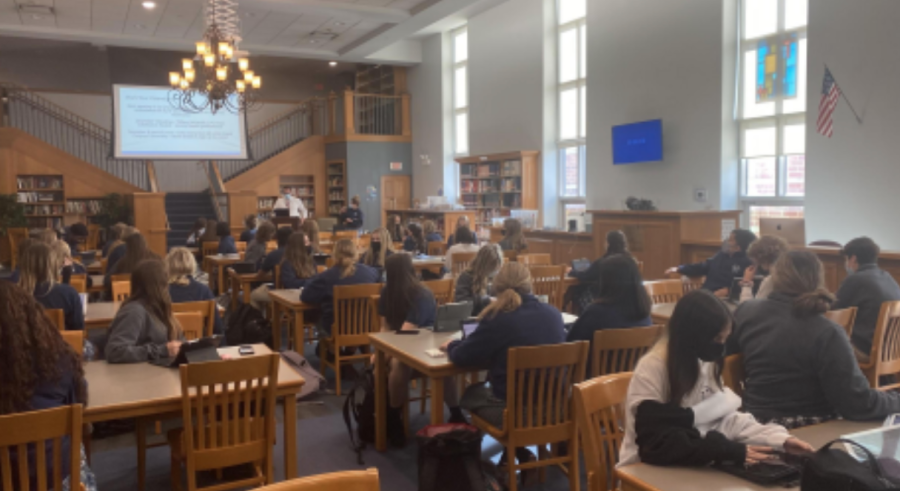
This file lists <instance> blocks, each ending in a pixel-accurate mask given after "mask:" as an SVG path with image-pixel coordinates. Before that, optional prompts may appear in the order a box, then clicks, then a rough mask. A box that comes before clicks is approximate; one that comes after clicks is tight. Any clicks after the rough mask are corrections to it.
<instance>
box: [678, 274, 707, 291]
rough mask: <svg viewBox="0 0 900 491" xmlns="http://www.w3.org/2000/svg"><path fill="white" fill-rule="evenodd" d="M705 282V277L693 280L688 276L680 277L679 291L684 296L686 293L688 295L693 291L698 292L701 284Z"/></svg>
mask: <svg viewBox="0 0 900 491" xmlns="http://www.w3.org/2000/svg"><path fill="white" fill-rule="evenodd" d="M705 282H706V276H697V277H694V278H691V277H689V276H682V277H681V291H683V292H684V294H685V295H687V294H688V293H690V292H692V291H694V290H699V289H700V288H702V287H703V283H705Z"/></svg>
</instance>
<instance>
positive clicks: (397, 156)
mask: <svg viewBox="0 0 900 491" xmlns="http://www.w3.org/2000/svg"><path fill="white" fill-rule="evenodd" d="M329 147H331V146H330V145H329ZM329 147H326V149H325V154H326V159H331V158H340V157H339V156H337V155H340V150H339V149H338V148H329ZM329 152H331V153H329ZM346 152H347V191H348V193H347V198H348V199H349V198H352V197H353V196H355V195H359V197H360V200H361V203H360V209H361V210H362V211H363V214H364V220H365V222H364V223H363V228H364V229H366V230H374V229H376V228H378V227H380V226H381V176H384V175H411V174H412V160H413V159H412V145H411V144H409V143H364V142H350V143H347V144H346ZM391 162H403V170H401V171H391V170H390V164H391ZM368 186H375V189H376V190H377V193H376V195H375V197H374V198H370V197H369V195H368V194H367V193H366V188H367V187H368ZM413 191H414V189H413Z"/></svg>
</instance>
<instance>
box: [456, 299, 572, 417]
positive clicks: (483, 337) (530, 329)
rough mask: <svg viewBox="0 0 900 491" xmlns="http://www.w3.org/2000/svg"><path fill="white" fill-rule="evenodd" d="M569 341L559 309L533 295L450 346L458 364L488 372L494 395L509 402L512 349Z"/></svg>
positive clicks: (481, 324)
mask: <svg viewBox="0 0 900 491" xmlns="http://www.w3.org/2000/svg"><path fill="white" fill-rule="evenodd" d="M565 341H566V329H565V327H564V326H563V321H562V315H561V314H560V313H559V310H556V307H554V306H552V305H549V304H545V303H541V302H540V301H538V299H537V298H536V297H535V296H534V295H522V305H520V306H519V308H517V309H516V310H513V311H512V312H502V313H499V314H497V316H496V317H494V318H493V319H487V318H485V319H482V321H481V323H480V324H478V327H477V328H476V329H475V331H474V332H473V333H472V335H470V336H469V337H467V338H466V339H464V340H462V341H453V342H452V343H450V345H449V346H448V347H447V356H448V357H449V359H450V361H452V362H453V363H455V364H456V365H460V366H464V367H473V368H482V369H487V371H488V381H489V382H490V383H491V389H492V390H493V392H494V396H496V397H497V398H499V399H503V400H505V399H506V375H507V374H506V362H507V354H508V351H509V349H510V348H517V347H520V346H540V345H544V344H559V343H564V342H565Z"/></svg>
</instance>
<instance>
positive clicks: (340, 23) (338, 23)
mask: <svg viewBox="0 0 900 491" xmlns="http://www.w3.org/2000/svg"><path fill="white" fill-rule="evenodd" d="M334 25H336V26H338V27H340V26H345V25H347V24H345V23H344V22H335V23H334Z"/></svg>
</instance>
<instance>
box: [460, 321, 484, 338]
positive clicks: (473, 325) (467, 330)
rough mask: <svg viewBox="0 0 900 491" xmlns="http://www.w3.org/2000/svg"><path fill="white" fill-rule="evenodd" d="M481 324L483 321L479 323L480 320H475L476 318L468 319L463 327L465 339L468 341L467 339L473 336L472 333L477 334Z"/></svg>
mask: <svg viewBox="0 0 900 491" xmlns="http://www.w3.org/2000/svg"><path fill="white" fill-rule="evenodd" d="M480 322H481V321H479V320H478V319H474V318H470V319H467V320H466V321H465V322H463V325H462V337H463V339H466V338H467V337H469V336H471V335H472V333H473V332H475V329H478V324H479V323H480Z"/></svg>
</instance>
